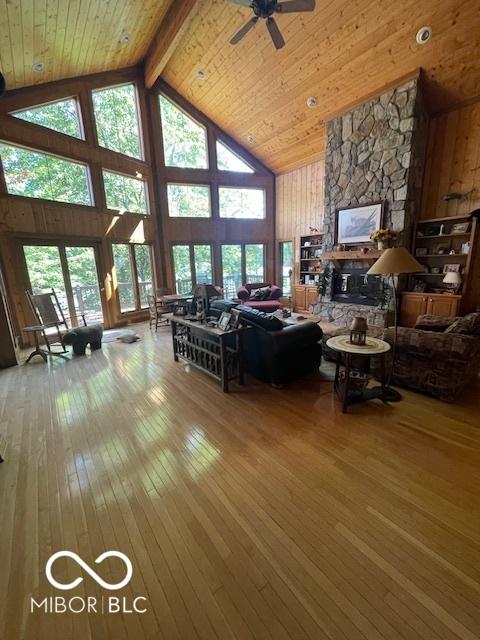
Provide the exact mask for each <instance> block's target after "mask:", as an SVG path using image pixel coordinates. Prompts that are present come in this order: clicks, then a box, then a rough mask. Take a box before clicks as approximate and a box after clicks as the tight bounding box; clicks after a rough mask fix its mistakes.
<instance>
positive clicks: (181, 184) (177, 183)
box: [165, 180, 213, 220]
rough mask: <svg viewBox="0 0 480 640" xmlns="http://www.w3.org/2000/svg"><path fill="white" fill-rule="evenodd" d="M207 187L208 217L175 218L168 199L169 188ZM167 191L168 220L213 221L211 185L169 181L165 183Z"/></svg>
mask: <svg viewBox="0 0 480 640" xmlns="http://www.w3.org/2000/svg"><path fill="white" fill-rule="evenodd" d="M170 185H171V186H175V187H205V188H206V189H207V190H208V210H209V215H208V216H174V215H172V214H171V213H170V199H169V197H168V187H169V186H170ZM165 190H166V196H167V213H168V218H169V219H173V220H211V219H212V218H213V207H212V185H211V184H210V183H206V184H205V183H204V182H178V181H175V180H167V181H166V182H165Z"/></svg>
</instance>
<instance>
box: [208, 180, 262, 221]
mask: <svg viewBox="0 0 480 640" xmlns="http://www.w3.org/2000/svg"><path fill="white" fill-rule="evenodd" d="M218 195H219V201H220V202H219V205H220V217H221V218H241V219H242V218H243V219H245V218H256V219H259V218H264V217H265V191H264V190H263V189H249V188H247V189H245V188H237V187H220V188H219V190H218Z"/></svg>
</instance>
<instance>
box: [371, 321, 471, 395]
mask: <svg viewBox="0 0 480 640" xmlns="http://www.w3.org/2000/svg"><path fill="white" fill-rule="evenodd" d="M422 327H425V328H422ZM393 337H394V328H393V327H390V328H388V329H385V331H384V334H383V339H384V340H386V341H387V342H389V343H390V344H393ZM388 357H391V355H390V354H389V355H388V356H387V358H388ZM479 370H480V313H470V314H468V315H467V316H464V317H463V318H440V317H438V316H429V315H423V316H419V317H418V319H417V322H416V325H415V327H414V328H413V329H412V328H409V327H398V334H397V350H396V357H395V365H394V369H393V376H392V382H393V383H394V384H398V385H400V386H404V387H408V388H410V389H414V390H415V391H420V392H421V393H425V394H428V395H431V396H435V397H436V398H439V399H440V400H445V401H447V402H453V401H454V400H456V399H457V398H458V397H459V396H460V394H461V393H462V392H463V391H464V390H466V389H467V388H468V386H469V384H471V383H472V382H473V381H474V379H475V378H476V376H478V373H479ZM374 373H375V371H374ZM377 373H378V372H377Z"/></svg>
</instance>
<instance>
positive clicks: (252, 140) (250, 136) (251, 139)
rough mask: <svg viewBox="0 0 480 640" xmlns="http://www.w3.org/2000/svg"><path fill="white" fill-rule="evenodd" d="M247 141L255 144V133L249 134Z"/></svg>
mask: <svg viewBox="0 0 480 640" xmlns="http://www.w3.org/2000/svg"><path fill="white" fill-rule="evenodd" d="M247 142H248V144H253V143H254V142H255V138H254V137H253V133H249V134H248V135H247Z"/></svg>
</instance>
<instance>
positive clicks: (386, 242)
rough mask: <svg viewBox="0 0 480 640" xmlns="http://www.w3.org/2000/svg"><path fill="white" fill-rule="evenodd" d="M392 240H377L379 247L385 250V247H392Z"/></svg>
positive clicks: (380, 249)
mask: <svg viewBox="0 0 480 640" xmlns="http://www.w3.org/2000/svg"><path fill="white" fill-rule="evenodd" d="M390 246H391V242H390V241H389V240H377V249H378V250H379V251H383V250H384V249H390Z"/></svg>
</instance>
